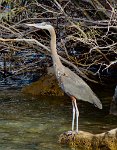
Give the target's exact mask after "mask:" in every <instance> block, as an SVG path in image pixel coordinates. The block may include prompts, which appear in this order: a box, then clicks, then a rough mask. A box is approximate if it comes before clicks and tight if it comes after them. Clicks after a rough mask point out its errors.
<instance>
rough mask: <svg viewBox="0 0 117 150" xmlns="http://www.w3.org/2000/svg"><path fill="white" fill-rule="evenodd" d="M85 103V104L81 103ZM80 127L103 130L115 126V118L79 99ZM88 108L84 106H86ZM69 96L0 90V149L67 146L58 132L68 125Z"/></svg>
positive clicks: (45, 149) (52, 149)
mask: <svg viewBox="0 0 117 150" xmlns="http://www.w3.org/2000/svg"><path fill="white" fill-rule="evenodd" d="M84 104H85V105H84ZM78 105H79V108H80V119H79V122H80V125H79V128H80V130H85V131H90V132H95V133H99V132H104V131H107V130H109V129H111V128H114V127H116V121H117V120H116V119H113V120H112V119H110V118H111V117H109V116H108V115H107V112H106V111H105V109H104V110H101V111H100V110H98V109H97V108H95V107H94V106H93V105H91V104H88V103H84V102H80V103H79V104H78ZM87 108H88V109H87ZM71 119H72V105H71V101H70V99H69V98H62V97H56V98H55V97H48V98H47V97H45V98H34V97H31V96H25V95H23V94H21V93H20V92H19V91H6V92H5V91H4V92H1V93H0V150H70V148H69V147H67V146H62V145H60V144H59V143H58V142H57V141H58V136H59V135H60V134H61V133H63V132H64V131H68V130H70V129H71Z"/></svg>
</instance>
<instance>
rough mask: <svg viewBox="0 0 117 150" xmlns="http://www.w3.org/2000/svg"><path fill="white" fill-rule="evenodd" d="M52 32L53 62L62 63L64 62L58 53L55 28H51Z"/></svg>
mask: <svg viewBox="0 0 117 150" xmlns="http://www.w3.org/2000/svg"><path fill="white" fill-rule="evenodd" d="M50 34H51V42H50V47H51V53H52V59H53V64H57V65H62V63H61V61H60V58H59V56H58V54H57V49H56V33H55V31H54V28H52V29H51V31H50Z"/></svg>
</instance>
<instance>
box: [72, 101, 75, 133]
mask: <svg viewBox="0 0 117 150" xmlns="http://www.w3.org/2000/svg"><path fill="white" fill-rule="evenodd" d="M72 106H73V116H72V131H74V121H75V105H74V100H73V99H72Z"/></svg>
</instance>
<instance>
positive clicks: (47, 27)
mask: <svg viewBox="0 0 117 150" xmlns="http://www.w3.org/2000/svg"><path fill="white" fill-rule="evenodd" d="M26 25H27V26H30V27H35V28H39V29H45V30H49V31H50V30H51V29H53V26H52V25H50V24H47V23H46V22H42V23H33V24H26Z"/></svg>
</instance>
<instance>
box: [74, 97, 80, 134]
mask: <svg viewBox="0 0 117 150" xmlns="http://www.w3.org/2000/svg"><path fill="white" fill-rule="evenodd" d="M72 101H73V103H74V106H75V111H76V132H78V118H79V111H78V107H77V103H76V98H75V97H72Z"/></svg>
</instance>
